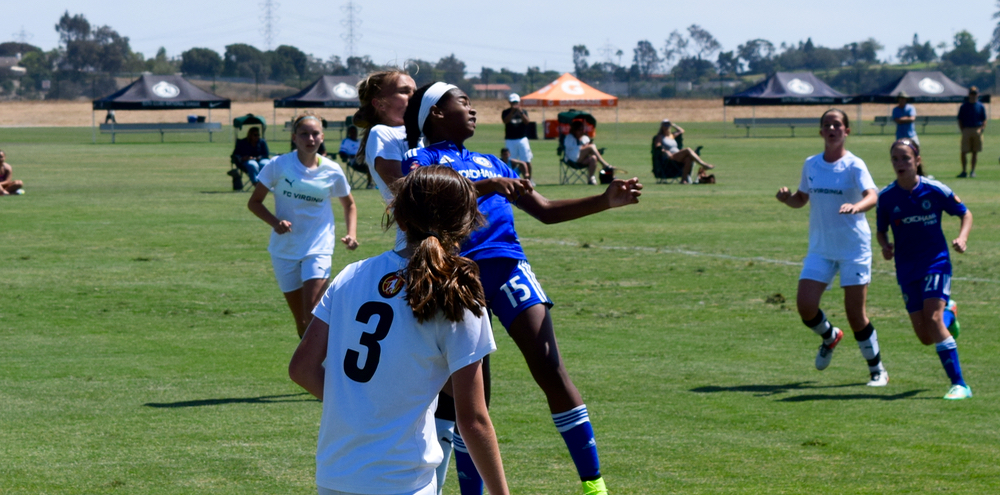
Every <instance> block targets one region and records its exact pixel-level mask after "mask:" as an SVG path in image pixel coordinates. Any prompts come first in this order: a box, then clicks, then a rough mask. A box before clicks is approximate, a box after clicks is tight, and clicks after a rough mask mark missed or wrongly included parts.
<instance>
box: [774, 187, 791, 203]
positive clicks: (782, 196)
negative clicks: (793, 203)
mask: <svg viewBox="0 0 1000 495" xmlns="http://www.w3.org/2000/svg"><path fill="white" fill-rule="evenodd" d="M774 197H775V198H777V199H778V201H781V202H782V203H785V202H787V201H788V198H791V197H792V191H789V190H788V188H787V187H782V188H781V189H778V194H775V195H774Z"/></svg>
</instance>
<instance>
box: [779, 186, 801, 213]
mask: <svg viewBox="0 0 1000 495" xmlns="http://www.w3.org/2000/svg"><path fill="white" fill-rule="evenodd" d="M774 197H775V198H777V199H778V201H781V202H782V203H785V204H786V205H788V206H790V207H792V208H802V207H803V206H805V205H806V203H808V202H809V194H808V193H804V192H802V191H795V194H792V193H791V192H790V191H789V190H788V188H787V187H782V188H781V189H778V194H775V195H774Z"/></svg>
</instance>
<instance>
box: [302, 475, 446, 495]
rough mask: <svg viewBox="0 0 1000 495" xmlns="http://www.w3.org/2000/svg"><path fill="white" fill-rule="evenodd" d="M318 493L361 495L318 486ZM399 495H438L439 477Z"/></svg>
mask: <svg viewBox="0 0 1000 495" xmlns="http://www.w3.org/2000/svg"><path fill="white" fill-rule="evenodd" d="M316 492H317V493H318V494H319V495H359V494H357V493H348V492H338V491H337V490H331V489H329V488H323V487H322V486H319V485H316ZM398 495H437V477H435V478H434V481H432V482H430V483H428V484H427V486H425V487H423V488H421V489H419V490H417V491H412V492H404V493H400V494H398Z"/></svg>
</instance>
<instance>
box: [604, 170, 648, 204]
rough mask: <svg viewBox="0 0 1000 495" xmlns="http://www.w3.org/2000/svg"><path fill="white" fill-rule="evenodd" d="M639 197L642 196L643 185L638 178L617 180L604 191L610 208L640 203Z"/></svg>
mask: <svg viewBox="0 0 1000 495" xmlns="http://www.w3.org/2000/svg"><path fill="white" fill-rule="evenodd" d="M639 196H642V184H640V183H639V179H638V178H637V177H632V178H631V179H615V180H613V181H611V184H609V185H608V188H607V189H606V190H605V191H604V197H605V198H606V199H607V200H608V208H617V207H619V206H625V205H632V204H635V203H638V202H639Z"/></svg>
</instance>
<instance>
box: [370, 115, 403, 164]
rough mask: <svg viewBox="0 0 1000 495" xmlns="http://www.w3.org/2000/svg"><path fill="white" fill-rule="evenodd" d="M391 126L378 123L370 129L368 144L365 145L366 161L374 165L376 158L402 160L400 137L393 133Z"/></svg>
mask: <svg viewBox="0 0 1000 495" xmlns="http://www.w3.org/2000/svg"><path fill="white" fill-rule="evenodd" d="M390 131H392V129H391V128H389V127H386V126H381V125H377V126H375V127H372V129H371V130H370V131H368V144H366V145H365V162H366V163H368V164H370V165H372V166H374V165H375V159H376V158H382V159H383V160H395V161H401V160H402V159H403V157H402V155H400V153H399V150H400V148H404V147H405V146H400V145H399V143H398V142H397V141H398V139H399V138H398V137H396V136H394V135H392V132H390Z"/></svg>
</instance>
